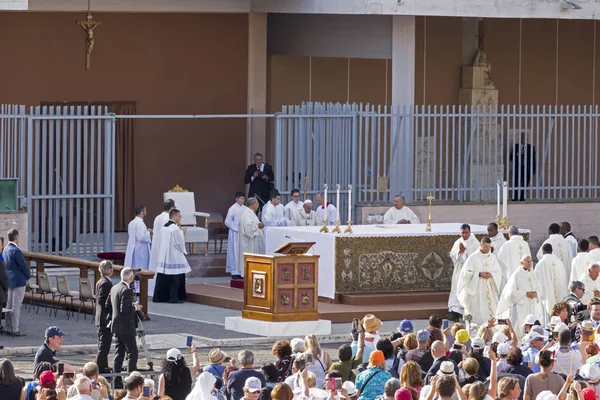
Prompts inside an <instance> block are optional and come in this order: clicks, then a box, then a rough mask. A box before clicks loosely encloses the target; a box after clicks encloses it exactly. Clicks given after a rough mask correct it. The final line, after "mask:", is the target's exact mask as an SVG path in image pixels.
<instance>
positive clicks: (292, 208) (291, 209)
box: [285, 189, 304, 221]
mask: <svg viewBox="0 0 600 400" xmlns="http://www.w3.org/2000/svg"><path fill="white" fill-rule="evenodd" d="M290 194H291V196H292V201H290V202H289V203H287V204H286V205H285V217H286V218H287V219H289V220H290V221H292V220H293V219H294V215H295V214H296V211H302V205H303V204H304V202H303V201H302V200H300V191H299V190H298V189H292V193H290Z"/></svg>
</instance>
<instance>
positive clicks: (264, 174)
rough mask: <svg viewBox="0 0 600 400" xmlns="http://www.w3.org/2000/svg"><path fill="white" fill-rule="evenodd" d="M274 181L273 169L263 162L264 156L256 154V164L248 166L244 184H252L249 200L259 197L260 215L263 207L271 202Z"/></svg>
mask: <svg viewBox="0 0 600 400" xmlns="http://www.w3.org/2000/svg"><path fill="white" fill-rule="evenodd" d="M274 180H275V176H274V175H273V167H271V166H270V165H269V164H267V163H265V162H263V156H262V154H260V153H256V154H255V155H254V164H250V165H248V168H246V176H245V177H244V183H245V184H246V185H248V184H250V189H249V190H248V198H250V197H257V198H258V199H259V200H258V204H259V207H258V213H259V214H258V215H260V211H261V210H262V207H263V205H264V204H265V203H266V202H267V201H269V195H270V193H271V189H273V181H274Z"/></svg>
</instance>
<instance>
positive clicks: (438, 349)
mask: <svg viewBox="0 0 600 400" xmlns="http://www.w3.org/2000/svg"><path fill="white" fill-rule="evenodd" d="M431 355H432V356H433V358H434V361H433V364H432V365H431V368H429V371H427V375H425V384H426V385H429V384H430V383H431V378H433V377H434V376H435V375H436V374H437V372H438V371H439V370H440V366H441V365H442V363H443V362H444V361H450V362H452V364H454V373H455V374H456V376H458V366H457V365H456V364H455V363H454V361H452V360H450V359H449V358H448V357H446V346H445V345H444V343H442V342H440V341H439V340H436V341H435V342H433V343H432V345H431Z"/></svg>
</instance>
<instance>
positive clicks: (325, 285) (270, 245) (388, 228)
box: [266, 223, 528, 299]
mask: <svg viewBox="0 0 600 400" xmlns="http://www.w3.org/2000/svg"><path fill="white" fill-rule="evenodd" d="M426 225H427V224H406V225H404V224H395V225H356V226H353V227H352V231H353V232H354V233H352V234H347V233H341V234H340V233H331V230H332V229H333V228H334V227H333V226H330V227H329V233H321V232H319V230H320V229H321V226H294V227H292V226H290V227H269V228H267V231H268V234H267V235H266V237H267V239H266V241H267V242H266V254H270V255H272V254H275V249H277V248H278V247H280V246H283V245H284V244H286V243H288V242H294V241H299V242H316V244H315V245H314V246H313V247H312V249H311V250H309V252H308V254H313V252H314V254H317V255H319V256H320V258H319V296H321V297H327V298H330V299H333V298H335V238H336V237H338V236H341V237H348V236H353V237H378V236H398V237H402V236H436V235H456V238H457V239H458V237H459V235H460V226H461V225H462V223H444V224H431V232H425V227H426ZM341 229H342V232H343V231H344V230H345V229H346V226H341ZM521 231H522V232H528V231H526V230H521ZM471 233H473V234H477V235H479V234H485V235H487V226H486V225H471ZM448 252H450V248H449V249H448Z"/></svg>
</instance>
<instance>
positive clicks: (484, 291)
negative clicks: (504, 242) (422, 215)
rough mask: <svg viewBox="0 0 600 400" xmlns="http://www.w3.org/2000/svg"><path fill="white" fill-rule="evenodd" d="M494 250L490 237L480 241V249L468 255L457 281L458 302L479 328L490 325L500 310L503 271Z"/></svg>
mask: <svg viewBox="0 0 600 400" xmlns="http://www.w3.org/2000/svg"><path fill="white" fill-rule="evenodd" d="M491 249H492V241H491V240H490V238H488V237H484V238H483V239H481V243H480V247H479V249H477V250H476V251H475V252H474V253H473V254H471V255H470V256H469V258H468V259H467V261H466V262H465V265H464V266H463V267H462V270H461V271H460V277H459V280H458V300H459V301H460V303H461V304H462V306H463V307H464V309H465V316H466V315H471V316H472V320H471V321H472V322H473V323H475V324H478V325H483V324H485V323H487V321H488V319H490V317H494V316H495V315H496V310H497V309H498V297H499V295H500V284H501V283H502V268H500V263H499V262H498V258H497V257H496V255H495V254H493V253H492V250H491Z"/></svg>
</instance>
